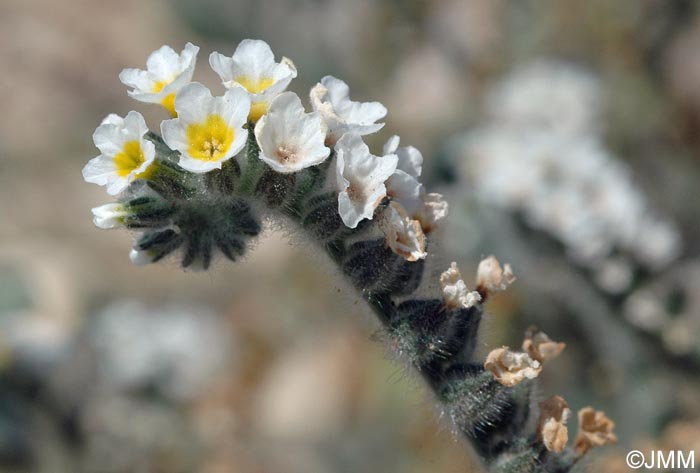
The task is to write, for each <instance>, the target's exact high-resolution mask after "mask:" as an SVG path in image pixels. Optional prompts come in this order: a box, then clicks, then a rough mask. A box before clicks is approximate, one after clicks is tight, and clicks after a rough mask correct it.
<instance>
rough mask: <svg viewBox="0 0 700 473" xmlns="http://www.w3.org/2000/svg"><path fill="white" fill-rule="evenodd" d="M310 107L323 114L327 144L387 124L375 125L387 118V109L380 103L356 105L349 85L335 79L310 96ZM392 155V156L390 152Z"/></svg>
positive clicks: (318, 86)
mask: <svg viewBox="0 0 700 473" xmlns="http://www.w3.org/2000/svg"><path fill="white" fill-rule="evenodd" d="M310 97H311V106H312V107H313V109H314V110H316V111H317V112H319V113H320V114H321V118H323V122H324V124H325V126H326V128H327V135H326V143H327V144H329V145H333V144H335V143H336V142H337V141H338V140H339V139H340V138H341V137H342V136H343V135H344V134H346V133H353V134H357V135H369V134H371V133H375V132H377V131H379V130H380V129H381V128H382V127H383V126H384V123H375V122H376V121H377V120H380V119H382V118H384V117H385V116H386V107H384V105H382V104H381V103H379V102H353V101H352V100H350V89H349V87H348V85H347V84H346V83H345V82H343V81H342V80H340V79H336V78H335V77H333V76H326V77H324V78H323V79H321V83H320V84H316V85H315V86H314V88H313V89H311V93H310ZM389 154H391V153H389Z"/></svg>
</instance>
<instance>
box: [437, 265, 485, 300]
mask: <svg viewBox="0 0 700 473" xmlns="http://www.w3.org/2000/svg"><path fill="white" fill-rule="evenodd" d="M440 287H441V288H442V298H443V300H444V301H445V305H446V306H447V307H448V308H451V309H458V308H464V309H468V308H470V307H472V306H474V305H476V304H478V303H479V302H480V301H481V295H480V294H479V293H478V292H477V291H469V289H467V284H466V283H465V282H464V280H463V279H462V275H461V274H460V273H459V268H458V267H457V263H455V262H453V263H452V264H451V265H450V267H449V268H448V269H447V271H445V272H443V273H442V274H441V275H440Z"/></svg>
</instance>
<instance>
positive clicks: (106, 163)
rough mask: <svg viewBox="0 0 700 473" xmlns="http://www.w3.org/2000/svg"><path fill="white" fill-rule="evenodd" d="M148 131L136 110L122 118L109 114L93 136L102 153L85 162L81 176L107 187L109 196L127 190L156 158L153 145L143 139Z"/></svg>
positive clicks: (141, 116)
mask: <svg viewBox="0 0 700 473" xmlns="http://www.w3.org/2000/svg"><path fill="white" fill-rule="evenodd" d="M147 132H148V127H147V126H146V121H145V120H144V119H143V115H141V114H140V113H138V112H133V111H132V112H129V113H128V114H127V115H126V117H125V118H122V117H120V116H118V115H115V114H111V115H109V116H108V117H107V118H105V119H104V120H103V121H102V123H101V124H100V126H98V127H97V129H96V130H95V133H94V134H93V135H92V139H93V141H94V142H95V146H97V148H98V149H99V150H100V151H101V152H102V154H100V155H99V156H98V157H96V158H93V159H91V160H90V161H89V162H88V163H87V164H86V165H85V167H84V168H83V178H84V179H85V180H86V181H87V182H91V183H93V184H98V185H100V186H107V192H108V193H109V194H111V195H116V194H119V193H120V192H121V191H123V190H124V189H126V188H127V187H128V185H129V184H130V183H131V181H133V180H134V179H136V178H137V177H139V175H140V174H141V173H143V172H144V171H145V170H146V168H147V167H148V166H149V165H150V164H151V163H152V162H153V160H154V159H155V156H156V152H155V146H154V145H153V143H151V142H150V141H149V140H147V139H146V138H144V136H145V135H146V133H147Z"/></svg>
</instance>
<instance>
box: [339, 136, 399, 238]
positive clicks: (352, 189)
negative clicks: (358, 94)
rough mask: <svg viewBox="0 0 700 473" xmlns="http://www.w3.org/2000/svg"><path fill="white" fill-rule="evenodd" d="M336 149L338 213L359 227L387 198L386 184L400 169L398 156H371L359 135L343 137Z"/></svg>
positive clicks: (345, 221)
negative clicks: (385, 197) (397, 165)
mask: <svg viewBox="0 0 700 473" xmlns="http://www.w3.org/2000/svg"><path fill="white" fill-rule="evenodd" d="M335 149H336V152H337V160H336V183H337V185H338V190H339V191H340V194H339V196H338V210H339V212H340V216H341V218H342V219H343V222H344V223H345V224H346V225H347V226H348V227H350V228H355V227H356V226H357V223H358V222H359V221H360V220H362V219H365V218H372V216H373V213H374V209H375V208H376V207H377V205H379V203H380V202H381V200H382V198H383V197H384V196H385V195H386V187H385V186H384V181H386V180H387V179H388V178H389V176H391V175H392V174H393V173H394V171H395V170H396V164H397V161H398V157H397V156H396V155H387V156H382V157H377V156H374V155H372V154H370V152H369V148H368V147H367V145H366V144H365V143H364V142H363V141H362V138H361V137H360V136H359V135H355V134H347V135H345V136H343V138H341V139H340V140H339V141H338V143H337V144H336V148H335Z"/></svg>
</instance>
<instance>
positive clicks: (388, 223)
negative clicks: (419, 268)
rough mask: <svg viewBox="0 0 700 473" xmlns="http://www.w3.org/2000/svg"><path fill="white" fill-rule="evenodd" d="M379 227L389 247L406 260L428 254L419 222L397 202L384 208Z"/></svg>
mask: <svg viewBox="0 0 700 473" xmlns="http://www.w3.org/2000/svg"><path fill="white" fill-rule="evenodd" d="M380 159H381V158H380ZM379 228H380V229H381V230H382V231H383V232H384V235H386V242H387V245H389V248H391V250H392V251H393V252H394V253H396V254H397V255H399V256H401V257H403V258H404V259H406V261H418V260H419V259H424V258H425V257H426V256H428V253H426V251H425V235H423V229H422V228H421V226H420V222H419V221H418V220H413V219H412V218H411V217H409V216H408V214H407V213H406V210H405V209H404V208H403V207H402V206H401V204H399V203H398V202H391V203H390V204H389V206H388V207H387V208H386V210H385V211H384V214H383V215H382V219H381V220H380V221H379Z"/></svg>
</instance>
